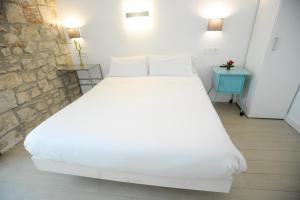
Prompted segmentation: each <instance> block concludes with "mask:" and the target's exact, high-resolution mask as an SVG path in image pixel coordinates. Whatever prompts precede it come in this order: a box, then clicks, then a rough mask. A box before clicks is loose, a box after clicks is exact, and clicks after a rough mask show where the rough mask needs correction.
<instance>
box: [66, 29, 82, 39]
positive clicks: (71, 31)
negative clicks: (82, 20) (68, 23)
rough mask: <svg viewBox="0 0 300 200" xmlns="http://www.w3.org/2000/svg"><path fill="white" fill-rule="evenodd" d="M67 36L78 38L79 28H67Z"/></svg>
mask: <svg viewBox="0 0 300 200" xmlns="http://www.w3.org/2000/svg"><path fill="white" fill-rule="evenodd" d="M67 32H68V35H69V38H70V39H72V38H80V28H67Z"/></svg>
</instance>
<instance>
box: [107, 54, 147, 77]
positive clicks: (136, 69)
mask: <svg viewBox="0 0 300 200" xmlns="http://www.w3.org/2000/svg"><path fill="white" fill-rule="evenodd" d="M108 76H148V57H147V56H135V57H111V64H110V71H109V75H108Z"/></svg>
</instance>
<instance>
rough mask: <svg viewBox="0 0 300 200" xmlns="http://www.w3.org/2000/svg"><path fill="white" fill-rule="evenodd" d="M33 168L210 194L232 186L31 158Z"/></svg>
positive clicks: (221, 181) (217, 181) (223, 181)
mask: <svg viewBox="0 0 300 200" xmlns="http://www.w3.org/2000/svg"><path fill="white" fill-rule="evenodd" d="M31 159H32V161H33V163H34V165H35V167H36V168H37V169H39V170H42V171H49V172H55V173H61V174H69V175H76V176H83V177H90V178H96V179H104V180H111V181H118V182H126V183H134V184H143V185H153V186H161V187H170V188H180V189H189V190H201V191H211V192H224V193H228V192H229V190H230V188H231V185H232V180H233V179H232V177H228V178H226V179H201V180H188V179H174V178H169V177H158V176H149V175H144V174H133V173H126V172H116V171H109V170H101V169H97V168H93V167H87V166H82V165H77V164H69V163H65V162H59V161H53V160H46V159H39V158H35V157H32V158H31Z"/></svg>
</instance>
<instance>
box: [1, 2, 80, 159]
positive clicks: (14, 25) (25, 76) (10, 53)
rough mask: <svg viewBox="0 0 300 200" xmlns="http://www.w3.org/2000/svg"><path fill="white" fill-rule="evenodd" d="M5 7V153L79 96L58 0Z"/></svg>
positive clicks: (3, 93) (2, 123)
mask: <svg viewBox="0 0 300 200" xmlns="http://www.w3.org/2000/svg"><path fill="white" fill-rule="evenodd" d="M0 2H1V3H3V10H1V9H0V46H1V47H0V154H1V153H3V152H5V151H7V150H8V149H9V148H12V147H13V146H14V145H15V144H17V143H18V142H19V141H21V140H22V139H23V138H24V137H25V136H26V134H27V133H28V132H30V131H31V130H32V129H33V128H35V127H36V126H37V125H38V124H40V123H41V122H43V121H44V120H46V119H47V118H48V117H50V116H51V115H52V114H54V113H56V112H57V111H59V110H60V109H62V108H63V107H64V106H66V105H68V104H69V103H71V102H72V101H74V100H75V99H77V98H78V97H79V96H80V88H79V85H78V82H77V79H76V75H75V73H73V72H64V73H58V71H57V69H58V68H61V67H66V66H69V65H71V64H72V60H71V56H70V51H69V49H68V45H67V44H66V39H65V36H64V34H63V30H62V28H61V26H60V25H58V24H55V23H56V22H57V21H58V20H57V14H56V5H55V1H54V0H4V1H0Z"/></svg>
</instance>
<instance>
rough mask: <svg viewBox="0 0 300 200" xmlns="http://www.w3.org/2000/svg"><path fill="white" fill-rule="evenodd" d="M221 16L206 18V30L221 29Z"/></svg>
mask: <svg viewBox="0 0 300 200" xmlns="http://www.w3.org/2000/svg"><path fill="white" fill-rule="evenodd" d="M222 28H223V18H211V19H209V20H208V25H207V30H208V31H222Z"/></svg>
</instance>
